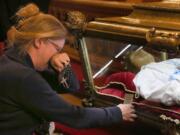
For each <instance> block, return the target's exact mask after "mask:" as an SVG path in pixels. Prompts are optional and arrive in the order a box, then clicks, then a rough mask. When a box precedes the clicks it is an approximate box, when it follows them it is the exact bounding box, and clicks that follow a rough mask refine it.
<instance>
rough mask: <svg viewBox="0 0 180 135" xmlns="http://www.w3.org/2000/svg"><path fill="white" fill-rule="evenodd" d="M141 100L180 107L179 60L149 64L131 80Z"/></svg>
mask: <svg viewBox="0 0 180 135" xmlns="http://www.w3.org/2000/svg"><path fill="white" fill-rule="evenodd" d="M133 82H134V84H135V86H136V90H137V93H138V94H140V95H141V96H142V97H143V98H145V99H147V100H150V101H155V102H161V103H163V104H165V105H174V104H179V105H180V59H178V58H177V59H170V60H167V61H162V62H159V63H150V64H148V65H145V66H143V67H142V68H141V70H140V72H139V73H138V74H137V75H136V76H135V78H134V80H133Z"/></svg>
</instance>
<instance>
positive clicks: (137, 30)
mask: <svg viewBox="0 0 180 135" xmlns="http://www.w3.org/2000/svg"><path fill="white" fill-rule="evenodd" d="M177 6H178V4H177V3H175V2H173V3H171V2H167V1H166V2H154V3H144V4H137V5H134V10H133V12H132V13H131V14H130V15H129V16H125V17H108V18H97V19H95V21H91V22H88V23H85V22H83V23H81V24H82V26H77V27H74V26H73V27H71V31H72V33H74V34H75V36H76V38H77V44H78V49H79V53H80V56H81V60H82V64H83V69H84V76H85V84H84V85H85V90H86V93H87V98H86V99H84V100H83V103H84V105H85V106H110V105H116V104H119V103H132V104H133V105H134V106H135V108H136V113H137V114H138V119H137V121H140V122H142V123H145V124H147V125H152V126H154V127H155V128H158V129H162V130H163V131H164V134H168V135H176V134H180V107H179V105H178V104H177V105H173V106H164V105H162V104H161V103H158V102H150V101H147V100H145V99H144V98H142V97H139V95H137V94H136V93H137V92H136V87H135V86H134V84H133V78H134V77H135V76H136V74H137V73H138V72H139V71H140V69H141V67H142V66H143V65H146V64H148V63H151V62H160V61H164V60H167V59H172V58H177V59H179V58H180V51H179V45H180V23H179V22H180V10H179V8H178V7H177Z"/></svg>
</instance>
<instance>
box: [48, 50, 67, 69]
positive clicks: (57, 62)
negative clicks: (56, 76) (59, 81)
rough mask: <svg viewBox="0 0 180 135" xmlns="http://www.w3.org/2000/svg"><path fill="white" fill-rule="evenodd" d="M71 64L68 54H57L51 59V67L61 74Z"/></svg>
mask: <svg viewBox="0 0 180 135" xmlns="http://www.w3.org/2000/svg"><path fill="white" fill-rule="evenodd" d="M69 63H70V58H69V56H68V54H67V53H57V54H55V55H53V56H52V57H51V59H50V64H51V66H52V67H53V68H54V69H55V70H56V71H58V72H61V71H62V70H63V69H64V68H65V67H66V66H67V65H69Z"/></svg>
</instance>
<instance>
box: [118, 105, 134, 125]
mask: <svg viewBox="0 0 180 135" xmlns="http://www.w3.org/2000/svg"><path fill="white" fill-rule="evenodd" d="M117 107H119V108H120V110H121V112H122V118H123V120H124V121H130V122H133V121H134V119H135V118H136V117H137V115H136V114H135V109H134V106H133V105H131V104H119V105H117Z"/></svg>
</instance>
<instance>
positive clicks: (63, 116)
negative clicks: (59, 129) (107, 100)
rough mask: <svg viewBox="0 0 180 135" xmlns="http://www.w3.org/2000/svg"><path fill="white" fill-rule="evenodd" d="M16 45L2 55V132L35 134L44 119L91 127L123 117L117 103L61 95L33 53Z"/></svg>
mask: <svg viewBox="0 0 180 135" xmlns="http://www.w3.org/2000/svg"><path fill="white" fill-rule="evenodd" d="M17 54H18V52H17V50H16V49H14V48H12V49H10V50H9V51H7V52H6V53H5V55H3V56H2V57H1V58H0V135H31V134H32V133H33V132H34V129H35V128H36V127H38V126H39V125H40V124H41V122H42V121H43V120H46V121H55V122H60V123H63V124H66V125H68V126H71V127H75V128H90V127H99V126H105V125H109V124H113V123H118V122H120V121H121V120H122V116H121V111H120V110H119V108H117V107H108V108H81V107H77V106H73V105H71V104H68V103H67V102H65V101H64V100H63V99H61V98H60V97H59V96H58V94H57V93H56V92H55V91H54V90H53V89H52V87H51V86H50V85H49V84H48V82H47V81H46V80H45V79H44V78H43V77H42V76H41V75H40V74H39V73H38V72H36V71H35V69H34V67H33V64H32V61H31V58H30V57H29V55H25V56H21V57H20V56H19V55H17Z"/></svg>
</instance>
